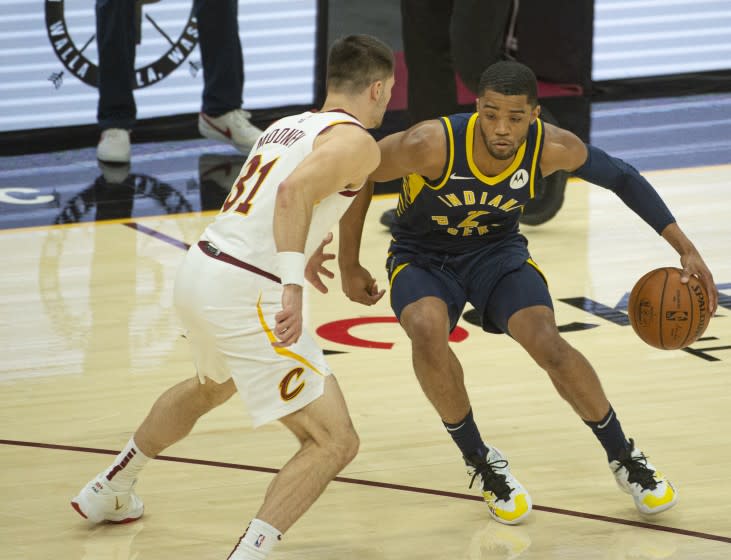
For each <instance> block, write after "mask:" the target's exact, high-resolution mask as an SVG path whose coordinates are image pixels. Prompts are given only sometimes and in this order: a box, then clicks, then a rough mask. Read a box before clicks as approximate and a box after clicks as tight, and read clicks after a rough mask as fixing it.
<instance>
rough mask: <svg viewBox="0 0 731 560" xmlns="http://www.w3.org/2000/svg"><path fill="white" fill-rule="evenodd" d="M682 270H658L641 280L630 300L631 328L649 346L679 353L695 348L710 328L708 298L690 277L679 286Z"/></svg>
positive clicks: (703, 289) (671, 268) (699, 285)
mask: <svg viewBox="0 0 731 560" xmlns="http://www.w3.org/2000/svg"><path fill="white" fill-rule="evenodd" d="M680 274H681V270H680V269H679V268H673V267H664V268H656V269H655V270H651V271H650V272H648V273H647V274H645V275H644V276H643V277H642V278H640V279H639V280H638V281H637V283H636V284H635V285H634V288H632V293H631V294H630V296H629V304H628V306H627V313H628V314H629V322H630V324H631V325H632V328H633V329H634V331H635V332H636V333H637V336H639V337H640V338H641V339H642V340H644V341H645V342H646V343H647V344H649V345H650V346H654V347H655V348H660V349H662V350H676V349H678V348H685V347H686V346H690V345H691V344H693V343H694V342H695V341H696V340H698V338H700V337H701V335H703V333H704V332H705V330H706V327H708V322H709V321H710V317H709V314H708V294H707V293H706V289H705V287H704V286H703V284H702V283H701V282H700V280H698V279H697V278H696V277H694V276H691V277H690V280H688V283H687V284H681V282H680Z"/></svg>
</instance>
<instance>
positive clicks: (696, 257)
mask: <svg viewBox="0 0 731 560" xmlns="http://www.w3.org/2000/svg"><path fill="white" fill-rule="evenodd" d="M680 264H681V265H682V266H683V272H682V273H681V275H680V281H681V282H682V283H683V284H685V283H686V282H688V279H689V278H690V277H691V276H695V277H696V278H698V280H700V281H701V283H702V284H703V286H704V287H705V288H706V293H708V310H709V312H710V316H711V317H713V315H714V314H715V313H716V308H717V307H718V288H716V283H715V282H714V281H713V274H711V271H710V269H709V268H708V266H706V263H705V262H704V261H703V258H702V257H701V256H700V254H699V253H698V251H691V252H688V253H684V254H683V255H681V256H680Z"/></svg>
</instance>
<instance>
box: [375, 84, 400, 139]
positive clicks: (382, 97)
mask: <svg viewBox="0 0 731 560" xmlns="http://www.w3.org/2000/svg"><path fill="white" fill-rule="evenodd" d="M394 82H395V80H394V77H393V75H391V76H389V77H388V79H386V80H385V81H383V82H381V84H382V86H381V91H380V94H379V97H378V99H377V100H376V105H375V108H374V111H373V121H374V122H373V128H378V127H379V126H381V123H382V122H383V115H385V114H386V107H388V103H389V102H390V101H391V90H392V89H393V84H394Z"/></svg>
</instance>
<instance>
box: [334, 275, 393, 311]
mask: <svg viewBox="0 0 731 560" xmlns="http://www.w3.org/2000/svg"><path fill="white" fill-rule="evenodd" d="M340 272H341V283H342V287H343V293H345V295H346V296H348V299H349V300H350V301H355V302H358V303H362V304H363V305H374V304H375V303H377V302H378V300H380V299H381V298H382V297H383V294H385V293H386V290H379V289H378V284H377V283H376V279H375V278H373V276H372V275H371V273H370V272H368V271H367V270H366V269H365V268H363V267H362V266H361V265H355V266H353V267H350V268H347V269H341V270H340Z"/></svg>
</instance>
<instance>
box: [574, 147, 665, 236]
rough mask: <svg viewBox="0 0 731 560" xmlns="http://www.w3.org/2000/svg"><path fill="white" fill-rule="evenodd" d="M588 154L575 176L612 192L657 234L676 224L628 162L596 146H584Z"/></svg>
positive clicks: (657, 196) (655, 192) (654, 191)
mask: <svg viewBox="0 0 731 560" xmlns="http://www.w3.org/2000/svg"><path fill="white" fill-rule="evenodd" d="M586 148H587V150H588V152H589V154H588V156H587V158H586V161H585V162H584V165H582V166H581V167H579V168H578V169H577V170H576V171H574V172H573V174H574V175H576V176H577V177H579V178H580V179H584V180H585V181H589V182H590V183H594V184H595V185H599V186H600V187H604V188H605V189H609V190H610V191H613V192H614V193H615V194H616V195H617V196H618V197H619V198H620V199H622V202H624V203H625V204H626V205H627V206H628V207H629V208H631V209H632V211H633V212H634V213H635V214H637V215H638V216H639V217H640V218H642V219H643V220H645V221H646V222H647V223H648V224H649V225H650V226H651V227H652V228H653V229H654V230H655V231H656V232H657V233H660V234H662V231H663V230H664V229H665V228H666V227H667V226H668V225H669V224H672V223H673V222H674V221H675V218H674V217H673V215H672V214H671V213H670V210H669V209H668V207H667V206H666V205H665V203H664V202H663V200H662V198H660V195H659V194H657V191H656V190H655V189H654V188H653V187H652V185H650V183H649V182H648V181H647V179H645V178H644V177H643V176H642V175H640V174H639V172H638V171H637V170H636V169H635V168H634V167H632V166H631V165H630V164H628V163H627V162H624V161H622V160H621V159H618V158H615V157H612V156H610V155H609V154H607V153H606V152H605V151H604V150H601V149H599V148H597V147H596V146H591V145H590V144H587V145H586Z"/></svg>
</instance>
